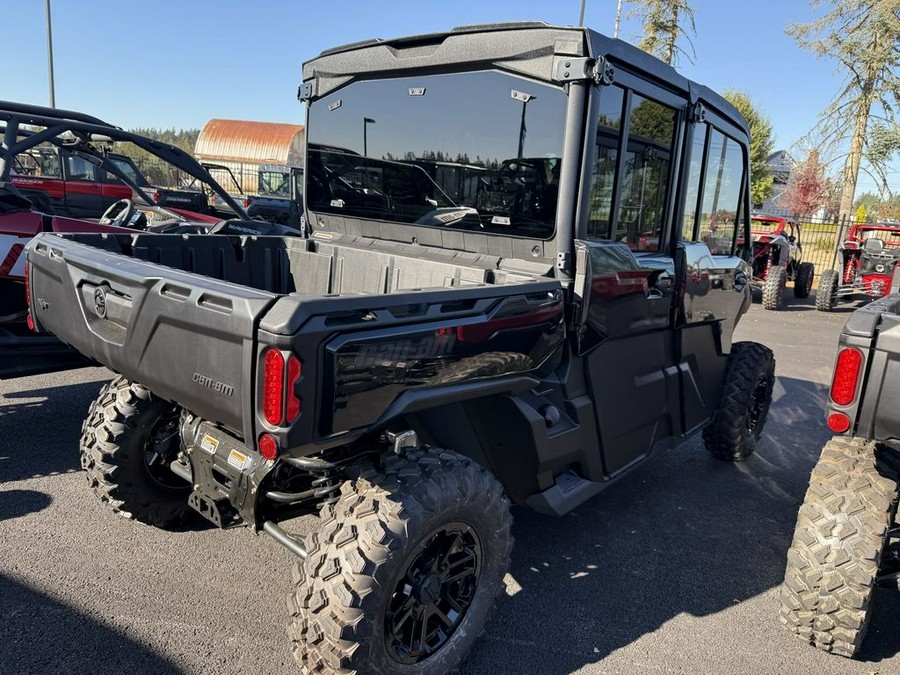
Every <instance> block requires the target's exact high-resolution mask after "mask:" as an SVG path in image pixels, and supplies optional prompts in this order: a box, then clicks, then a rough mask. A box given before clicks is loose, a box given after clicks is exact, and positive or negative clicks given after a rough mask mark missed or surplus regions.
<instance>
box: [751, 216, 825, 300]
mask: <svg viewBox="0 0 900 675" xmlns="http://www.w3.org/2000/svg"><path fill="white" fill-rule="evenodd" d="M750 230H751V233H752V235H753V252H752V258H751V261H750V262H751V265H752V266H753V282H752V283H753V288H754V289H755V290H757V291H758V292H761V294H762V305H763V307H764V308H765V309H781V306H782V305H783V304H784V289H785V286H786V284H787V282H788V280H791V281H793V282H794V297H795V298H806V297H808V296H809V292H810V290H812V284H813V278H814V276H815V266H814V265H813V264H812V263H811V262H801V258H802V256H803V246H802V244H801V243H800V223H798V222H797V221H795V220H790V219H788V218H782V217H779V216H762V215H757V216H752V217H751V218H750Z"/></svg>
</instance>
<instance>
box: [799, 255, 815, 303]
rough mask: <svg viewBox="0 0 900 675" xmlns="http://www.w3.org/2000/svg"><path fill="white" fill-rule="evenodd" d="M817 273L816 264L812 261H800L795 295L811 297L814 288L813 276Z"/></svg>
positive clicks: (801, 297) (800, 297)
mask: <svg viewBox="0 0 900 675" xmlns="http://www.w3.org/2000/svg"><path fill="white" fill-rule="evenodd" d="M815 275H816V266H815V265H813V264H812V263H810V262H804V263H800V265H799V266H798V267H797V274H796V275H795V276H794V297H795V298H799V299H801V300H802V299H803V298H808V297H809V292H810V291H811V290H812V286H813V278H814V277H815Z"/></svg>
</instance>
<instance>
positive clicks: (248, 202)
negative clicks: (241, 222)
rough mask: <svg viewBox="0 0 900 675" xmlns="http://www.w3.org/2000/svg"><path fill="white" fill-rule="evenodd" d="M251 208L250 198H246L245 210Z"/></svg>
mask: <svg viewBox="0 0 900 675" xmlns="http://www.w3.org/2000/svg"><path fill="white" fill-rule="evenodd" d="M248 206H250V197H244V208H245V209H246V208H247V207H248Z"/></svg>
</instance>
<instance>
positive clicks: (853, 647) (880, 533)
mask: <svg viewBox="0 0 900 675" xmlns="http://www.w3.org/2000/svg"><path fill="white" fill-rule="evenodd" d="M883 451H884V450H883V449H880V447H879V444H878V443H877V442H875V441H867V440H864V439H861V438H845V437H836V438H833V439H831V440H830V441H829V442H828V443H826V445H825V447H824V448H823V449H822V455H821V457H820V458H819V463H818V464H816V466H815V468H814V469H813V472H812V476H811V477H810V481H809V490H807V492H806V498H805V499H804V501H803V505H802V506H801V507H800V513H799V515H798V517H797V528H796V530H794V539H793V542H792V543H791V548H790V549H789V550H788V555H787V569H786V570H785V573H784V584H783V585H782V586H781V611H780V615H779V619H780V620H781V623H783V624H785V625H786V626H787V627H788V628H789V629H790V630H792V631H793V632H795V633H796V634H797V635H799V636H800V637H801V638H803V639H804V640H807V641H808V642H809V643H810V644H812V645H815V646H816V647H818V648H819V649H823V650H825V651H828V652H833V653H835V654H840V655H842V656H847V657H852V656H853V655H854V654H856V652H857V651H858V650H859V647H860V645H861V644H862V641H863V638H864V637H865V635H866V629H867V628H868V625H869V618H870V613H871V603H872V594H873V591H874V588H875V580H876V576H877V573H878V567H879V564H880V562H881V557H882V552H883V551H884V548H885V534H886V532H887V529H888V528H889V527H890V525H891V523H893V521H894V517H895V513H896V510H897V482H896V478H897V477H896V474H893V473H892V472H891V471H890V470H889V469H887V467H885V466H884V463H883V462H881V461H879V454H880V453H881V452H883Z"/></svg>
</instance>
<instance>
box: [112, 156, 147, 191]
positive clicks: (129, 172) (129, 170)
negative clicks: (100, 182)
mask: <svg viewBox="0 0 900 675" xmlns="http://www.w3.org/2000/svg"><path fill="white" fill-rule="evenodd" d="M109 161H110V162H112V163H113V164H115V165H116V168H117V169H118V170H119V171H121V172H122V173H124V174H125V175H126V176H128V179H129V180H130V181H131V182H132V183H137V184H138V185H139V184H140V181H138V177H137V173H136V172H135V170H134V167H133V166H132V165H131V164H129V163H128V162H125V161H123V160H121V159H119V158H117V157H110V158H109ZM104 173H105V174H106V180H107V182H108V183H121V182H122V181H121V180H120V179H119V177H118V176H116V175H115V174H112V173H109V172H104Z"/></svg>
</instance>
